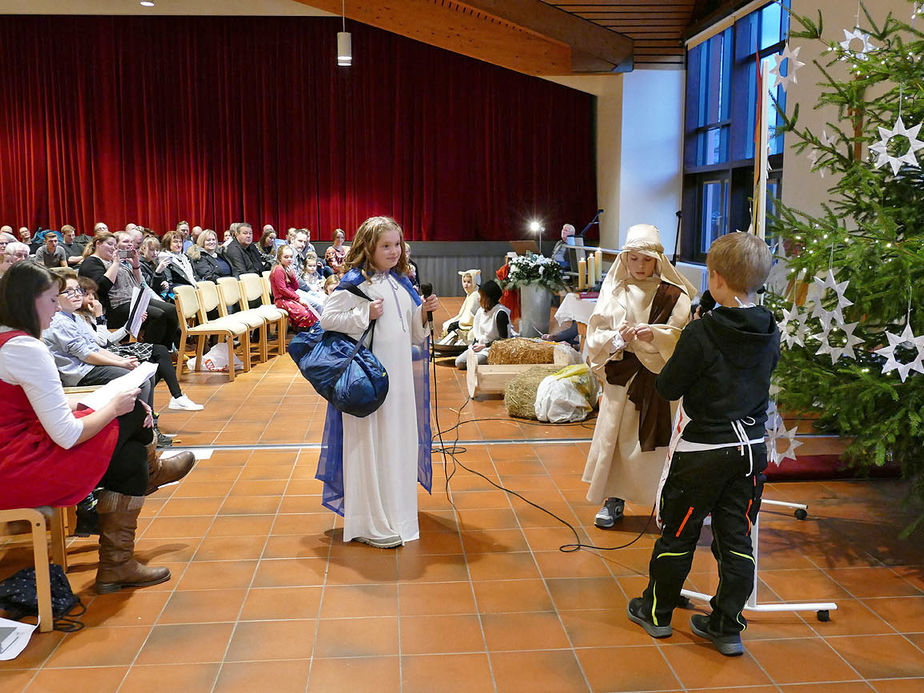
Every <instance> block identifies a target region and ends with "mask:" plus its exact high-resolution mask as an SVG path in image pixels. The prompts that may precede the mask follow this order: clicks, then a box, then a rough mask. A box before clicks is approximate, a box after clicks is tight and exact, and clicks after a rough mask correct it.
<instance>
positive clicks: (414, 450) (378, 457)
mask: <svg viewBox="0 0 924 693" xmlns="http://www.w3.org/2000/svg"><path fill="white" fill-rule="evenodd" d="M401 236H402V234H401V227H400V226H398V224H397V223H396V222H395V221H394V220H393V219H389V218H387V217H372V218H371V219H367V220H366V221H365V222H363V224H362V225H361V226H360V227H359V229H358V230H357V232H356V237H355V238H354V239H353V244H352V245H351V246H350V251H349V253H348V254H347V257H346V260H345V263H344V267H345V268H346V270H347V271H346V273H345V274H344V275H343V280H342V281H341V283H340V285H339V286H338V287H337V289H336V290H334V291H333V293H332V294H331V295H330V297H329V298H328V299H327V302H326V304H325V305H324V312H323V314H322V315H321V327H322V328H324V329H325V330H334V331H337V332H343V333H345V334H347V335H349V336H351V337H353V338H354V339H359V338H360V337H361V336H362V334H363V332H364V331H365V329H366V328H367V327H368V326H369V321H370V320H376V324H375V329H374V331H373V336H372V343H371V346H370V349H371V350H372V352H373V353H374V354H375V355H376V356H377V357H378V359H379V361H381V363H382V366H384V368H385V371H386V372H387V373H388V396H387V397H386V398H385V401H384V402H383V403H382V405H381V406H380V407H379V408H378V409H377V410H376V411H374V412H373V413H371V414H370V415H369V416H366V417H364V418H358V417H355V416H351V415H350V414H341V413H340V412H339V411H337V410H336V409H334V408H333V407H332V406H329V407H328V410H327V422H326V424H325V430H324V439H323V442H322V451H321V456H320V459H319V461H318V475H317V476H318V478H319V479H321V480H322V481H324V482H325V488H324V494H323V498H322V502H323V504H324V505H325V506H326V507H328V508H330V509H332V510H334V511H335V512H339V513H341V514H342V515H343V540H344V541H351V540H354V539H355V540H356V541H359V542H362V543H365V544H369V545H371V546H375V547H377V548H395V547H397V546H401V545H402V544H403V543H404V542H407V541H413V540H415V539H418V538H419V536H420V532H419V527H418V522H417V482H418V481H420V483H421V484H423V485H424V487H425V488H427V489H428V490H429V485H430V481H431V474H432V472H431V468H430V429H429V422H430V410H429V386H428V382H427V379H426V377H427V369H426V366H427V355H428V353H429V351H428V345H427V336H428V334H429V329H428V325H429V323H428V322H427V312H428V311H433V310H435V309H436V308H437V307H438V305H439V304H438V299H437V298H436V296H433V295H431V296H428V297H427V298H424V299H421V298H420V297H419V296H418V295H417V293H416V292H415V291H414V290H413V288H412V287H411V284H410V282H409V281H408V277H407V271H408V265H407V256H406V254H405V251H404V240H403V238H402V237H401ZM348 285H353V286H356V287H357V288H358V289H359V290H360V291H361V292H362V293H363V294H365V295H366V296H367V297H368V298H369V299H371V300H366V299H364V298H362V297H360V296H357V295H355V294H353V293H351V292H350V291H347V290H345V288H346V287H347V286H348ZM415 412H416V414H417V416H415Z"/></svg>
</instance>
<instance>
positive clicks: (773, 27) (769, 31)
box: [760, 2, 789, 50]
mask: <svg viewBox="0 0 924 693" xmlns="http://www.w3.org/2000/svg"><path fill="white" fill-rule="evenodd" d="M784 14H785V15H786V16H787V17H788V16H789V13H788V12H783V8H782V7H780V6H779V5H777V4H776V3H775V2H774V3H771V4H769V5H767V6H766V7H765V8H763V9H762V10H761V11H760V50H763V49H764V48H769V47H770V46H772V45H773V44H774V43H779V42H780V39H782V38H783V15H784Z"/></svg>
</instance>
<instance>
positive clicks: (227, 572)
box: [176, 561, 257, 590]
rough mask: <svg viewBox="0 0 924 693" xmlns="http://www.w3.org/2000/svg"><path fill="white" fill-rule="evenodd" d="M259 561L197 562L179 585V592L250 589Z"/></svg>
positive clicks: (188, 570) (187, 570)
mask: <svg viewBox="0 0 924 693" xmlns="http://www.w3.org/2000/svg"><path fill="white" fill-rule="evenodd" d="M256 568H257V561H195V562H193V563H190V564H189V567H188V568H187V569H186V572H185V573H184V575H183V577H182V578H181V579H180V581H179V582H178V583H177V585H176V588H177V589H179V590H212V589H233V588H236V587H238V588H240V587H249V586H250V581H251V579H252V578H253V574H254V570H256Z"/></svg>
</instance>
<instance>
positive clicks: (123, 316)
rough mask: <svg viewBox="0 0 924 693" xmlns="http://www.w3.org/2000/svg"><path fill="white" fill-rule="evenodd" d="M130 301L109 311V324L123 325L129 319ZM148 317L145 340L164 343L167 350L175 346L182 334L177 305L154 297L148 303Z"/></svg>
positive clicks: (145, 322)
mask: <svg viewBox="0 0 924 693" xmlns="http://www.w3.org/2000/svg"><path fill="white" fill-rule="evenodd" d="M130 305H131V304H129V303H123V304H122V305H121V306H116V307H114V308H112V310H110V311H109V313H108V315H107V318H108V320H109V326H110V327H112V328H113V329H114V328H117V327H122V325H124V324H125V321H126V320H128V310H129V308H130ZM147 312H148V317H147V320H145V321H144V323H143V326H144V341H145V342H150V343H151V344H163V345H164V346H165V347H167V350H168V351H169V350H170V349H172V348H173V346H174V344H175V343H176V342H177V338H178V337H179V334H180V321H179V318H177V315H176V306H175V305H173V304H172V303H167V301H161V300H159V299H156V298H152V299H151V302H150V303H148V311H147Z"/></svg>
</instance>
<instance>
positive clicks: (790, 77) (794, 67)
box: [770, 43, 805, 91]
mask: <svg viewBox="0 0 924 693" xmlns="http://www.w3.org/2000/svg"><path fill="white" fill-rule="evenodd" d="M801 48H802V47H801V46H797V47H796V49H795V50H793V51H790V50H789V44H788V43H787V44H786V45H785V46H783V52H782V53H779V54H777V55H775V56H773V57H774V58H775V59H776V65H775V66H774V67H773V68H772V69H771V70H770V74H771V75H773V76H774V77H776V83H775V84H776V85H777V86H781V87H783V89H784V90H785V91H788V90H789V83H790V82H792V83H793V84H797V83H798V82H799V80H798V78H797V77H796V72H797V71H798V70H799V69H800V68H802V67H804V66H805V63H803V62H800V61H799V60H798V58H799V51H800V50H801ZM784 60H786V61H788V62H787V63H786V75H785V76H784V75H783V74H782V73H781V72H780V70H782V68H783V61H784Z"/></svg>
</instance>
